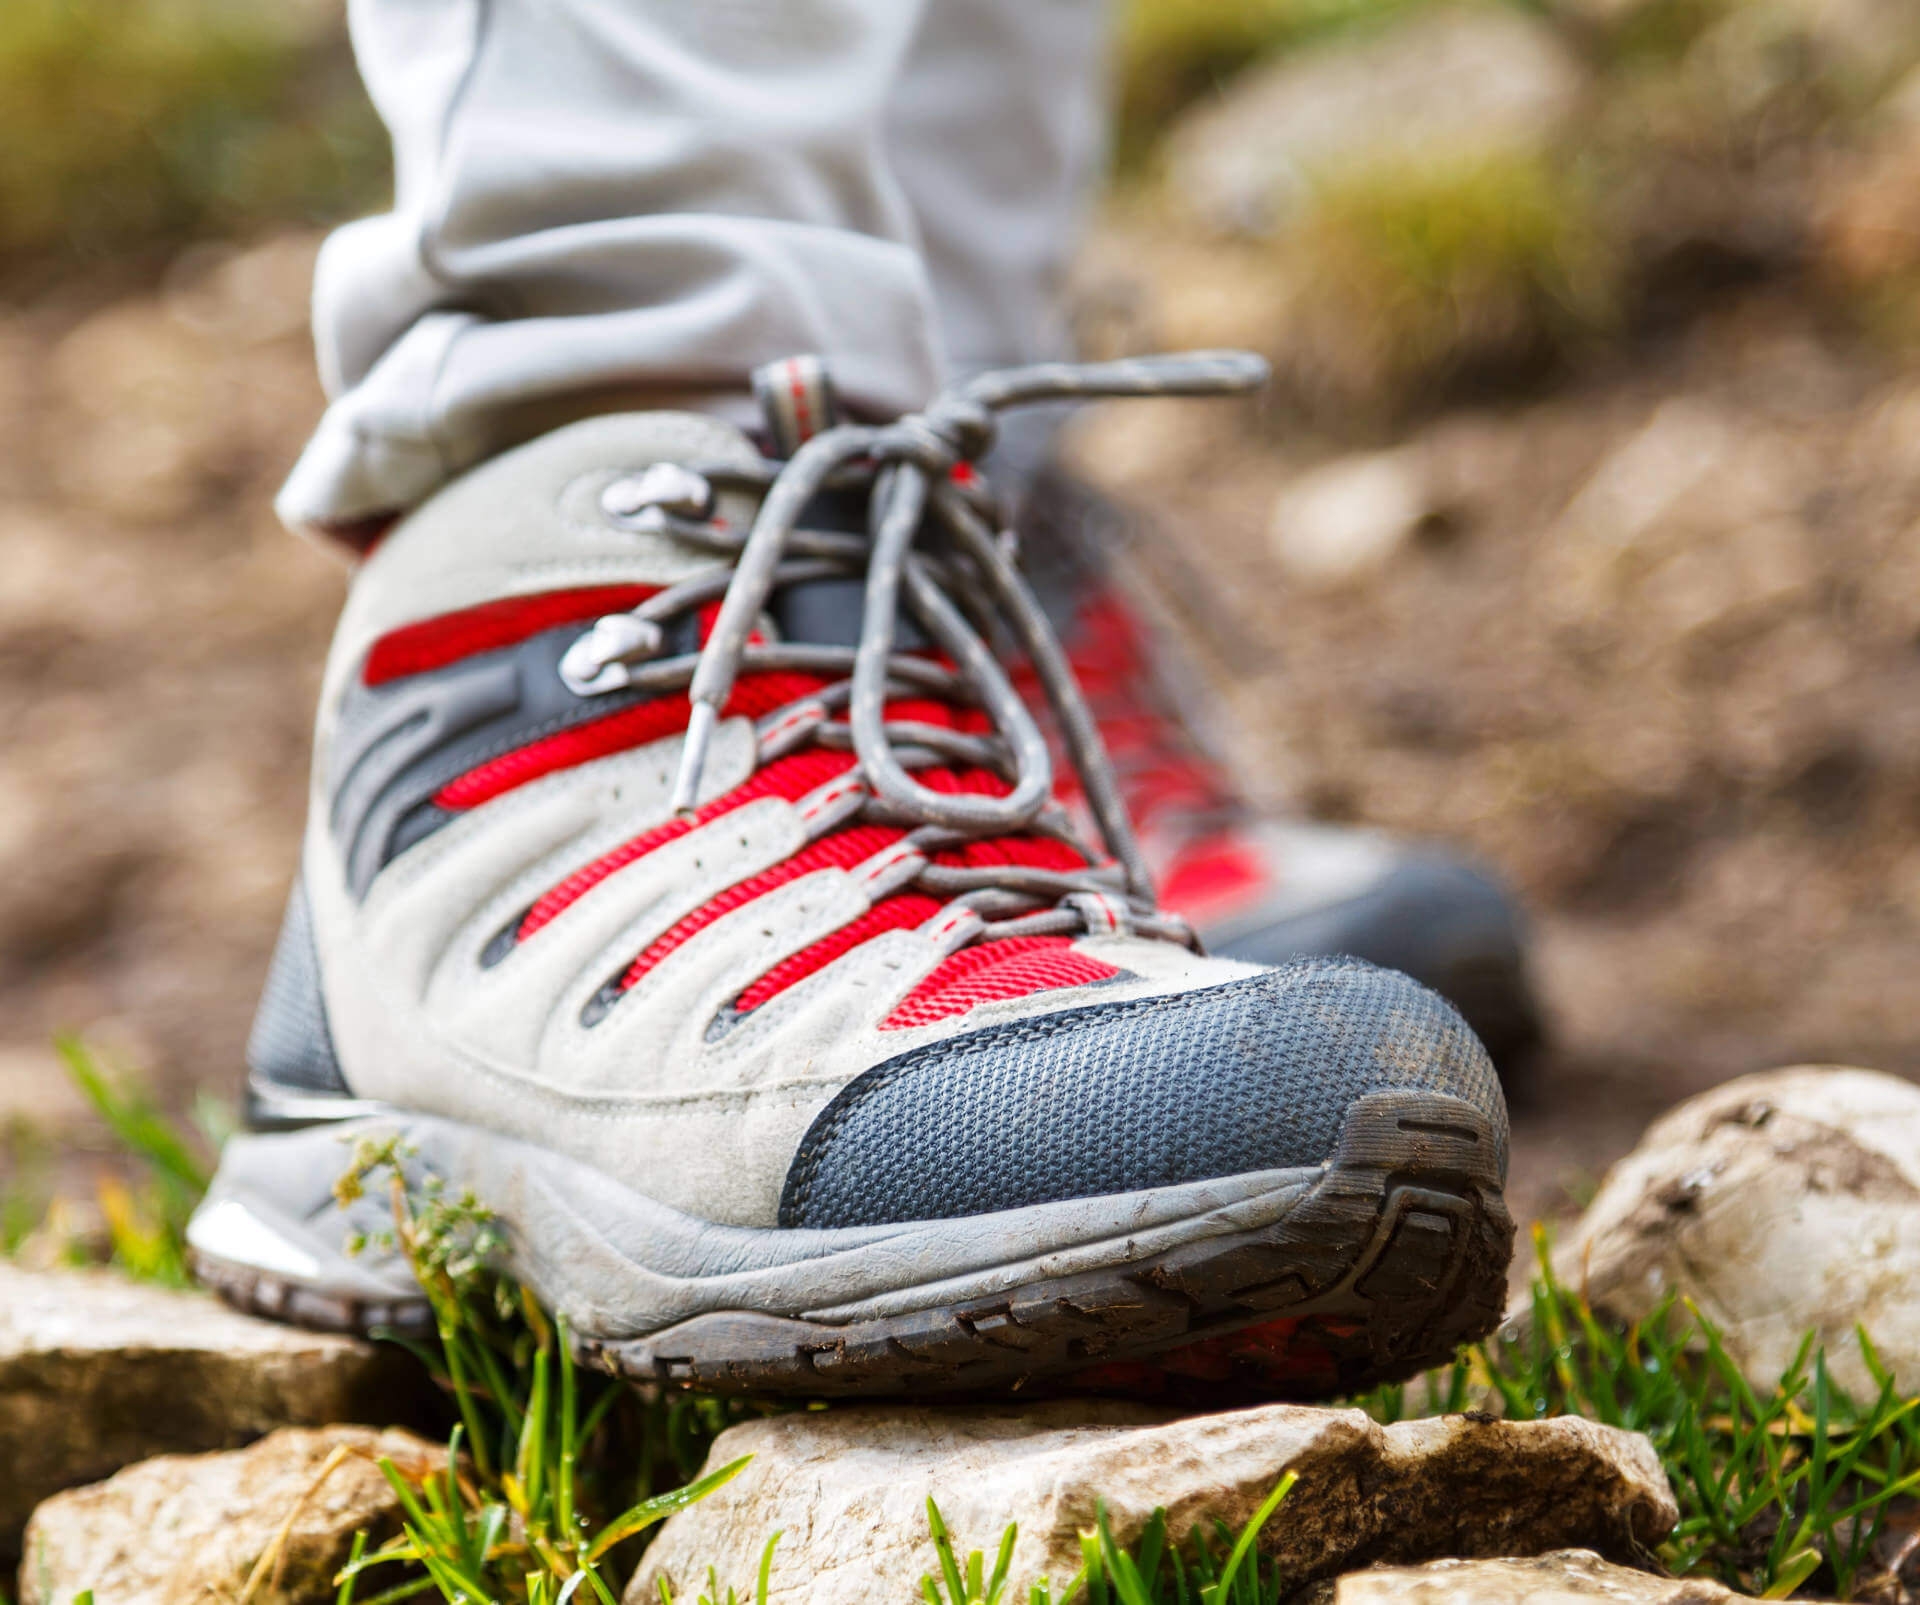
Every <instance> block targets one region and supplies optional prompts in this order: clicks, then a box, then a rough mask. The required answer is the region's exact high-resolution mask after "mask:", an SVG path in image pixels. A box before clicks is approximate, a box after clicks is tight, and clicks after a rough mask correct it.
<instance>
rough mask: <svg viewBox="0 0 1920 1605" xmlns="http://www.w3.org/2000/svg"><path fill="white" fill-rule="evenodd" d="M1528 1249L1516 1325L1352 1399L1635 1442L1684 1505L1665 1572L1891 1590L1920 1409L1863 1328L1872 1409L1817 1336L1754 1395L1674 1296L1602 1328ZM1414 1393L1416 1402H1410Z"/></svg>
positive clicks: (1916, 1473)
mask: <svg viewBox="0 0 1920 1605" xmlns="http://www.w3.org/2000/svg"><path fill="white" fill-rule="evenodd" d="M1534 1243H1535V1249H1536V1253H1537V1255H1538V1259H1539V1263H1540V1265H1541V1266H1542V1267H1543V1269H1542V1270H1541V1271H1540V1273H1539V1274H1538V1275H1537V1276H1536V1277H1535V1279H1534V1283H1533V1290H1532V1295H1531V1298H1530V1301H1529V1304H1528V1308H1527V1310H1526V1313H1525V1316H1524V1318H1523V1319H1521V1320H1518V1321H1514V1322H1511V1323H1509V1326H1508V1327H1507V1328H1506V1329H1505V1330H1504V1331H1503V1333H1502V1334H1500V1335H1499V1336H1496V1337H1495V1338H1494V1339H1492V1340H1491V1341H1489V1342H1487V1343H1484V1344H1481V1345H1478V1346H1477V1347H1475V1348H1472V1349H1467V1350H1463V1351H1462V1354H1461V1357H1460V1359H1459V1360H1457V1361H1456V1362H1455V1363H1454V1365H1452V1366H1451V1367H1449V1368H1447V1369H1446V1370H1444V1371H1440V1372H1437V1373H1434V1374H1433V1375H1431V1376H1429V1377H1426V1378H1423V1379H1421V1381H1420V1382H1419V1383H1417V1384H1415V1386H1414V1388H1413V1389H1411V1390H1410V1389H1408V1388H1404V1387H1389V1388H1380V1389H1377V1390H1375V1391H1374V1392H1372V1393H1370V1394H1367V1395H1365V1396H1364V1397H1363V1398H1361V1399H1359V1400H1357V1401H1355V1402H1357V1403H1359V1404H1361V1405H1363V1406H1364V1407H1365V1408H1367V1409H1368V1410H1370V1411H1371V1412H1372V1413H1373V1414H1374V1415H1375V1416H1376V1417H1377V1418H1378V1419H1380V1420H1382V1421H1395V1420H1400V1419H1403V1418H1404V1417H1405V1416H1407V1415H1409V1414H1433V1413H1436V1412H1438V1411H1454V1410H1460V1409H1463V1408H1475V1407H1478V1408H1482V1409H1488V1410H1492V1411H1494V1412H1495V1413H1498V1414H1500V1415H1503V1416H1506V1417H1507V1418H1509V1419H1513V1420H1529V1421H1530V1420H1539V1419H1541V1418H1543V1417H1547V1416H1556V1415H1580V1416H1585V1417H1587V1418H1588V1419H1589V1420H1593V1421H1601V1422H1605V1423H1606V1424H1607V1425H1609V1426H1616V1427H1622V1428H1625V1429H1626V1430H1628V1431H1631V1432H1642V1433H1645V1434H1646V1435H1647V1437H1648V1439H1649V1440H1650V1441H1651V1442H1652V1444H1653V1447H1654V1449H1655V1451H1656V1452H1657V1453H1658V1454H1659V1456H1660V1460H1661V1463H1662V1464H1663V1465H1664V1466H1665V1468H1666V1472H1667V1476H1668V1479H1669V1480H1670V1481H1671V1482H1672V1484H1673V1491H1674V1495H1675V1497H1676V1499H1677V1500H1678V1502H1679V1506H1680V1522H1679V1525H1678V1526H1677V1527H1676V1528H1675V1529H1674V1531H1673V1533H1672V1535H1671V1536H1670V1537H1669V1538H1668V1539H1667V1541H1666V1542H1665V1544H1664V1545H1662V1547H1661V1550H1660V1559H1661V1561H1662V1562H1663V1563H1664V1564H1665V1565H1666V1566H1667V1567H1668V1569H1669V1570H1671V1571H1672V1572H1673V1573H1674V1574H1675V1575H1677V1576H1682V1577H1685V1576H1708V1577H1712V1578H1715V1579H1717V1580H1718V1581H1720V1582H1722V1583H1725V1584H1726V1585H1727V1586H1728V1587H1730V1588H1734V1589H1737V1590H1739V1591H1741V1592H1743V1593H1750V1594H1758V1595H1760V1596H1761V1597H1763V1598H1770V1599H1784V1598H1787V1597H1789V1596H1790V1595H1792V1594H1794V1593H1795V1592H1797V1591H1800V1590H1803V1589H1804V1590H1806V1591H1807V1592H1809V1593H1811V1594H1814V1595H1817V1596H1819V1597H1823V1598H1838V1599H1843V1600H1844V1599H1852V1598H1854V1597H1856V1596H1857V1595H1859V1594H1861V1593H1863V1592H1866V1593H1878V1592H1881V1591H1884V1589H1885V1588H1886V1587H1887V1586H1888V1583H1889V1580H1888V1578H1887V1577H1886V1575H1885V1567H1884V1564H1883V1562H1882V1561H1881V1559H1880V1556H1881V1552H1882V1544H1881V1541H1882V1539H1883V1538H1884V1537H1885V1536H1887V1534H1888V1531H1889V1527H1888V1524H1889V1521H1890V1519H1892V1518H1896V1517H1899V1518H1910V1517H1911V1514H1912V1513H1913V1511H1914V1510H1915V1508H1916V1495H1920V1422H1917V1421H1916V1407H1920V1398H1914V1397H1909V1396H1904V1395H1902V1393H1901V1392H1900V1390H1899V1388H1898V1385H1897V1383H1896V1380H1895V1378H1894V1377H1893V1376H1892V1375H1890V1374H1889V1373H1888V1371H1887V1369H1886V1367H1885V1366H1884V1365H1883V1364H1882V1363H1881V1360H1880V1357H1879V1355H1878V1354H1877V1353H1876V1351H1875V1350H1874V1347H1873V1344H1872V1342H1871V1341H1870V1340H1869V1338H1868V1337H1867V1335H1866V1334H1865V1333H1864V1332H1861V1333H1858V1334H1857V1341H1858V1342H1859V1344H1860V1347H1861V1352H1862V1355H1863V1357H1864V1358H1865V1361H1866V1365H1867V1370H1868V1373H1869V1374H1870V1375H1871V1376H1872V1377H1873V1379H1874V1383H1875V1389H1876V1391H1875V1393H1874V1396H1873V1397H1872V1398H1871V1399H1858V1400H1856V1399H1852V1398H1849V1397H1848V1396H1847V1395H1846V1393H1845V1392H1844V1391H1843V1390H1842V1389H1840V1388H1839V1387H1838V1386H1837V1385H1836V1384H1835V1382H1834V1380H1833V1378H1832V1375H1831V1373H1830V1372H1829V1371H1828V1369H1827V1362H1826V1356H1825V1355H1824V1354H1822V1353H1820V1352H1819V1351H1818V1350H1816V1349H1815V1347H1814V1339H1813V1336H1812V1334H1808V1336H1807V1338H1806V1339H1805V1340H1804V1341H1803V1342H1802V1344H1801V1345H1800V1352H1799V1353H1798V1355H1797V1356H1796V1357H1795V1359H1794V1362H1793V1364H1792V1365H1790V1366H1789V1367H1788V1368H1787V1370H1786V1372H1785V1373H1784V1374H1783V1375H1782V1376H1781V1377H1780V1378H1779V1379H1778V1380H1777V1381H1776V1382H1775V1383H1774V1384H1773V1385H1772V1386H1770V1387H1767V1388H1756V1387H1755V1386H1754V1385H1753V1384H1752V1383H1751V1382H1750V1381H1749V1380H1748V1379H1747V1377H1746V1376H1745V1375H1744V1374H1743V1372H1742V1371H1741V1368H1740V1366H1739V1364H1738V1362H1737V1361H1736V1360H1735V1358H1734V1357H1733V1356H1732V1355H1731V1354H1729V1353H1728V1351H1727V1348H1726V1345H1725V1342H1724V1340H1723V1339H1722V1337H1721V1334H1720V1332H1719V1330H1718V1329H1717V1328H1716V1327H1715V1326H1714V1324H1713V1322H1712V1321H1711V1320H1709V1319H1708V1318H1707V1317H1706V1316H1705V1315H1703V1314H1702V1313H1701V1312H1700V1310H1699V1309H1698V1308H1697V1307H1695V1306H1694V1305H1693V1304H1691V1303H1688V1302H1685V1301H1683V1300H1681V1299H1679V1298H1677V1297H1674V1296H1672V1295H1670V1296H1669V1297H1668V1298H1667V1299H1666V1300H1664V1301H1663V1302H1662V1303H1661V1304H1660V1305H1659V1306H1657V1307H1656V1308H1655V1309H1654V1310H1653V1311H1651V1312H1650V1313H1649V1314H1648V1315H1647V1316H1646V1318H1645V1319H1644V1320H1641V1321H1637V1322H1634V1323H1632V1324H1629V1325H1622V1324H1620V1323H1618V1322H1614V1321H1609V1320H1606V1319H1603V1318H1602V1317H1601V1316H1599V1315H1598V1314H1596V1313H1595V1311H1594V1310H1593V1308H1592V1306H1591V1305H1590V1304H1589V1303H1588V1302H1587V1301H1586V1299H1585V1298H1583V1297H1582V1296H1581V1295H1580V1294H1579V1293H1577V1292H1576V1291H1574V1290H1571V1289H1569V1288H1567V1287H1565V1286H1563V1285H1562V1284H1561V1283H1560V1282H1559V1281H1558V1280H1557V1279H1556V1278H1555V1277H1554V1274H1553V1271H1552V1268H1551V1261H1550V1259H1549V1256H1548V1253H1547V1249H1548V1243H1547V1239H1546V1235H1545V1233H1544V1231H1543V1230H1541V1229H1540V1228H1536V1229H1535V1234H1534ZM1415 1393H1419V1394H1423V1395H1424V1399H1423V1401H1422V1402H1423V1405H1424V1407H1423V1408H1412V1409H1410V1408H1409V1406H1410V1403H1411V1401H1412V1396H1413V1394H1415Z"/></svg>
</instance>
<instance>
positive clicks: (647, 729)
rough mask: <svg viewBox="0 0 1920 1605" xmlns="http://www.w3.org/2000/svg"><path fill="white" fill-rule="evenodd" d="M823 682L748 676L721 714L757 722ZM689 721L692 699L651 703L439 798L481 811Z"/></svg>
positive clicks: (590, 725)
mask: <svg viewBox="0 0 1920 1605" xmlns="http://www.w3.org/2000/svg"><path fill="white" fill-rule="evenodd" d="M820 685H821V682H820V681H818V680H816V679H814V678H812V677H811V676H808V675H804V674H749V675H743V676H742V677H741V678H740V679H739V680H738V681H737V682H736V683H735V685H734V688H733V695H732V696H731V697H729V698H728V699H727V705H726V707H725V708H724V709H722V710H721V711H722V712H723V713H724V714H726V715H727V717H729V718H735V717H738V718H746V719H757V718H759V717H760V716H761V715H762V714H763V713H771V712H773V710H774V709H775V708H784V707H785V706H786V705H787V704H788V703H789V702H792V701H794V700H796V699H797V698H799V697H803V696H806V695H807V694H808V693H809V692H813V691H817V690H819V689H820ZM688 715H689V709H688V703H687V698H686V695H685V694H684V693H681V692H676V693H675V694H674V695H672V696H670V697H656V698H655V699H654V700H653V701H651V702H642V703H638V704H636V705H635V706H633V707H631V708H622V709H621V710H620V711H619V712H618V713H610V714H608V715H607V716H606V717H605V718H602V719H593V720H590V721H588V722H587V723H586V724H577V725H575V726H574V727H573V728H572V729H571V730H562V731H559V732H557V733H556V734H554V735H551V736H543V737H542V738H541V739H540V740H538V741H532V742H529V743H528V744H527V745H526V746H524V747H516V748H515V749H514V750H513V751H512V752H507V753H502V754H501V755H500V756H499V757H498V758H490V759H488V761H487V762H485V763H483V764H481V765H480V766H479V767H478V768H475V769H469V770H468V771H467V772H466V773H465V774H464V775H461V776H459V777H458V778H457V779H454V780H450V781H448V782H447V784H446V785H444V786H442V787H441V788H440V790H439V791H438V792H436V793H435V794H434V798H433V800H434V801H435V802H436V803H438V804H439V805H440V806H441V807H442V808H449V809H454V810H459V809H462V808H478V807H479V806H480V804H482V803H483V802H491V801H492V800H493V799H494V798H495V797H498V796H500V795H502V794H503V793H505V792H509V791H512V790H513V789H514V788H515V787H516V786H524V785H526V783H527V782H528V781H530V780H538V779H539V778H540V777H541V776H542V775H550V774H552V773H553V772H554V771H555V770H556V769H571V768H572V767H573V766H574V765H576V764H583V763H591V762H592V761H593V760H594V759H596V758H607V757H611V756H612V755H613V754H614V753H616V752H625V751H626V750H627V749H628V748H629V747H644V746H645V745H646V744H647V743H648V742H650V741H658V740H660V739H661V738H662V737H664V736H671V735H674V734H676V733H677V732H679V731H681V730H684V729H686V727H687V719H688Z"/></svg>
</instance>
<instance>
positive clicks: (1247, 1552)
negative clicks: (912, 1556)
mask: <svg viewBox="0 0 1920 1605" xmlns="http://www.w3.org/2000/svg"><path fill="white" fill-rule="evenodd" d="M1297 1481H1298V1479H1297V1478H1296V1477H1295V1475H1294V1473H1292V1472H1291V1471H1289V1472H1288V1473H1287V1474H1286V1475H1285V1476H1284V1477H1282V1478H1281V1479H1280V1481H1279V1483H1278V1484H1277V1485H1276V1486H1275V1487H1274V1490H1273V1492H1272V1493H1270V1494H1268V1495H1267V1497H1266V1499H1265V1500H1264V1501H1262V1503H1261V1505H1260V1508H1259V1509H1258V1510H1256V1511H1255V1512H1254V1513H1253V1515H1252V1516H1251V1517H1250V1518H1249V1519H1248V1521H1247V1523H1246V1525H1245V1526H1244V1527H1242V1528H1241V1529H1240V1531H1239V1532H1238V1533H1237V1534H1236V1533H1235V1532H1234V1531H1233V1530H1232V1529H1231V1528H1230V1527H1228V1526H1227V1525H1226V1523H1225V1522H1222V1521H1219V1520H1216V1521H1215V1522H1214V1523H1213V1527H1212V1533H1211V1536H1209V1533H1208V1530H1207V1528H1206V1527H1205V1526H1204V1525H1202V1526H1198V1527H1196V1528H1194V1530H1193V1531H1192V1532H1191V1533H1189V1534H1188V1535H1187V1539H1186V1542H1185V1543H1184V1544H1175V1543H1169V1542H1168V1538H1167V1513H1166V1511H1165V1509H1156V1510H1155V1511H1154V1512H1153V1514H1152V1515H1151V1516H1150V1517H1149V1518H1148V1519H1147V1524H1146V1526H1145V1528H1143V1529H1142V1531H1141V1534H1140V1536H1139V1538H1138V1539H1137V1540H1136V1541H1135V1542H1134V1543H1132V1544H1131V1545H1127V1546H1122V1545H1120V1544H1118V1543H1116V1542H1115V1541H1114V1537H1113V1529H1112V1528H1111V1527H1110V1526H1109V1525H1108V1522H1107V1512H1106V1508H1105V1507H1104V1506H1102V1507H1101V1508H1100V1509H1099V1510H1098V1511H1097V1512H1096V1515H1095V1518H1094V1524H1093V1526H1092V1527H1089V1528H1086V1529H1084V1530H1082V1532H1081V1534H1080V1554H1081V1565H1080V1569H1079V1570H1078V1571H1077V1572H1075V1573H1074V1574H1073V1576H1072V1577H1071V1578H1069V1579H1068V1581H1067V1583H1066V1586H1065V1587H1064V1588H1063V1589H1062V1590H1061V1592H1060V1593H1059V1595H1058V1596H1057V1597H1056V1596H1055V1594H1054V1592H1053V1584H1052V1581H1051V1580H1050V1579H1047V1578H1042V1579H1040V1580H1039V1581H1038V1582H1035V1583H1032V1584H1030V1585H1028V1589H1027V1600H1026V1605H1068V1602H1069V1601H1073V1600H1079V1599H1083V1598H1084V1600H1085V1602H1086V1605H1274V1602H1275V1601H1276V1600H1278V1598H1279V1596H1280V1589H1281V1585H1282V1583H1283V1581H1284V1579H1283V1578H1281V1577H1279V1576H1278V1575H1277V1574H1276V1573H1275V1571H1274V1568H1273V1566H1272V1564H1271V1562H1269V1561H1267V1560H1266V1558H1265V1557H1263V1556H1261V1555H1260V1554H1259V1553H1258V1552H1257V1551H1256V1550H1255V1547H1254V1546H1255V1545H1256V1543H1258V1541H1259V1538H1260V1534H1261V1532H1262V1531H1263V1530H1264V1529H1265V1527H1266V1525H1267V1523H1268V1522H1269V1521H1270V1520H1272V1518H1273V1514H1274V1512H1275V1511H1277V1510H1278V1509H1279V1508H1280V1506H1281V1505H1282V1504H1283V1503H1284V1502H1285V1501H1286V1497H1287V1495H1288V1494H1290V1493H1292V1492H1293V1488H1294V1484H1295V1483H1296V1482H1297ZM927 1526H928V1528H929V1529H930V1530H931V1531H932V1534H933V1550H934V1558H935V1559H936V1560H937V1561H938V1562H939V1566H940V1570H939V1575H938V1576H935V1575H933V1574H931V1573H930V1574H928V1575H927V1576H925V1577H922V1578H921V1579H920V1593H921V1597H922V1598H923V1599H925V1600H926V1602H927V1605H1002V1602H1003V1601H1005V1600H1006V1594H1007V1585H1008V1578H1009V1573H1010V1572H1011V1570H1012V1566H1013V1549H1014V1545H1015V1543H1016V1542H1017V1541H1018V1540H1019V1536H1020V1529H1019V1527H1018V1525H1016V1524H1009V1526H1008V1527H1007V1530H1006V1531H1005V1532H1004V1533H1002V1534H1001V1535H1000V1547H999V1550H998V1551H997V1552H996V1554H995V1556H994V1562H993V1571H992V1573H991V1574H989V1573H988V1572H987V1569H986V1556H985V1554H984V1553H983V1552H982V1551H980V1550H977V1549H976V1550H974V1551H972V1552H971V1553H970V1554H969V1555H967V1557H966V1558H965V1560H962V1559H961V1558H960V1554H959V1552H958V1551H957V1550H956V1549H955V1548H954V1544H953V1534H952V1533H951V1532H950V1531H949V1530H948V1528H947V1524H946V1521H945V1519H944V1518H943V1517H942V1516H941V1514H940V1507H939V1505H937V1504H936V1503H935V1502H934V1501H933V1500H932V1499H928V1501H927Z"/></svg>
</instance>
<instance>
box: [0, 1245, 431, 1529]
mask: <svg viewBox="0 0 1920 1605" xmlns="http://www.w3.org/2000/svg"><path fill="white" fill-rule="evenodd" d="M429 1399H430V1392H429V1390H428V1386H427V1384H426V1382H425V1379H424V1378H423V1377H422V1376H421V1374H420V1372H419V1371H418V1369H417V1368H416V1367H415V1366H414V1364H413V1362H412V1361H411V1360H409V1359H408V1358H407V1357H406V1356H405V1355H404V1354H401V1353H400V1352H399V1351H397V1350H393V1349H389V1348H376V1347H375V1346H374V1345H372V1344H368V1343H361V1342H358V1341H356V1340H354V1339H351V1338H343V1337H331V1336H326V1335H323V1334H320V1333H314V1332H303V1331H300V1330H298V1329H296V1328H294V1327H287V1326H276V1325H273V1324H272V1323H270V1322H267V1321H256V1320H253V1319H251V1318H249V1317H247V1316H244V1315H238V1314H235V1313H234V1312H233V1311H231V1310H228V1309H227V1308H225V1306H223V1305H221V1304H218V1303H216V1302H215V1301H214V1300H213V1299H212V1298H210V1297H207V1296H205V1295H203V1294H199V1293H180V1292H172V1291H169V1290H167V1289H165V1288H156V1287H147V1286H143V1285H141V1284H139V1283H137V1282H130V1281H128V1280H126V1279H125V1278H124V1277H121V1276H116V1275H114V1274H112V1273H110V1272H106V1271H47V1272H29V1271H21V1270H17V1269H15V1268H13V1267H11V1266H8V1265H3V1264H0V1553H5V1552H8V1551H11V1550H12V1549H13V1547H14V1544H15V1541H16V1540H17V1538H18V1536H19V1532H20V1527H21V1524H22V1523H24V1522H25V1521H26V1519H27V1516H28V1515H29V1513H30V1512H31V1511H32V1510H33V1507H34V1506H35V1505H37V1504H38V1503H39V1502H40V1501H41V1500H43V1499H45V1498H47V1497H48V1495H50V1494H53V1493H56V1492H58V1491H59V1490H60V1489H62V1488H69V1487H72V1486H73V1485H75V1484H76V1483H83V1482H92V1481H96V1480H97V1479H99V1478H101V1477H105V1476H108V1475H109V1474H111V1473H112V1472H115V1471H118V1470H119V1469H120V1468H121V1467H122V1466H125V1465H129V1464H131V1463H132V1462H133V1461H136V1460H145V1459H146V1458H148V1457H149V1456H150V1455H156V1454H163V1453H170V1452H171V1453H181V1452H186V1453H191V1452H194V1451H198V1450H204V1449H226V1448H232V1447H234V1446H236V1445H239V1444H242V1443H245V1442H247V1441H248V1440H249V1439H251V1438H255V1437H258V1436H259V1435H260V1434H261V1433H263V1432H270V1431H272V1430H273V1429H274V1428H275V1427H285V1426H317V1425H321V1424H324V1423H327V1422H333V1421H375V1422H381V1423H385V1422H390V1421H401V1422H414V1423H417V1422H418V1421H420V1419H421V1416H422V1410H423V1408H425V1407H426V1405H427V1403H428V1401H429Z"/></svg>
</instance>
